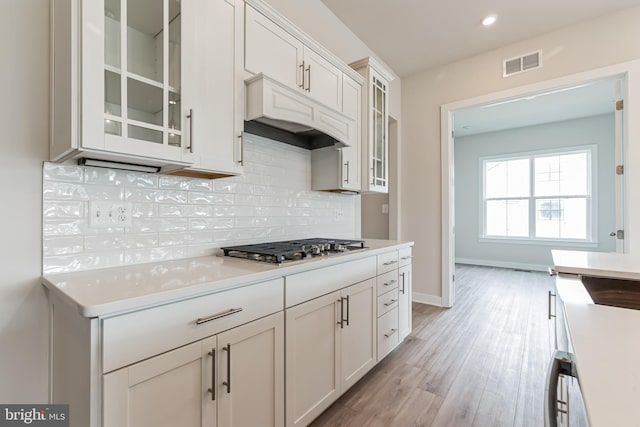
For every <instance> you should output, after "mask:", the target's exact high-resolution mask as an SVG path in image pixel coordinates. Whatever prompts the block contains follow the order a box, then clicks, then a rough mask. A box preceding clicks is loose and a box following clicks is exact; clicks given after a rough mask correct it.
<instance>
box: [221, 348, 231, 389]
mask: <svg viewBox="0 0 640 427" xmlns="http://www.w3.org/2000/svg"><path fill="white" fill-rule="evenodd" d="M222 349H223V350H224V351H226V352H227V380H226V381H223V382H222V385H226V386H227V394H229V393H231V344H227V345H226V347H223V348H222Z"/></svg>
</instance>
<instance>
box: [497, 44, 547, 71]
mask: <svg viewBox="0 0 640 427" xmlns="http://www.w3.org/2000/svg"><path fill="white" fill-rule="evenodd" d="M541 54H542V51H540V50H539V51H537V52H533V53H528V54H526V55H522V56H518V57H516V58H510V59H505V60H504V61H503V68H502V77H507V76H512V75H514V74H518V73H523V72H525V71H529V70H535V69H536V68H540V67H542V61H541V60H540V57H541Z"/></svg>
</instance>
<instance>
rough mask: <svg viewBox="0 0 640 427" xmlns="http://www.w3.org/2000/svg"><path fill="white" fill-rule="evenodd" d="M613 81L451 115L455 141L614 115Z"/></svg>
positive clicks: (511, 100) (614, 89) (468, 109)
mask: <svg viewBox="0 0 640 427" xmlns="http://www.w3.org/2000/svg"><path fill="white" fill-rule="evenodd" d="M616 84H617V80H615V79H611V80H603V81H599V82H594V83H590V84H583V85H578V86H574V87H570V88H563V89H557V90H552V91H548V92H545V93H541V94H537V95H532V96H527V97H525V98H519V99H510V100H505V101H498V102H495V103H491V104H488V105H484V106H480V107H473V108H466V109H462V110H457V111H455V112H454V132H455V136H456V138H459V137H463V136H469V135H475V134H478V133H485V132H494V131H499V130H505V129H513V128H519V127H525V126H533V125H538V124H542V123H551V122H558V121H563V120H571V119H577V118H581V117H590V116H596V115H599V114H607V113H613V112H614V111H615V100H616Z"/></svg>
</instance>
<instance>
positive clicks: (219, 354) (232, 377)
mask: <svg viewBox="0 0 640 427" xmlns="http://www.w3.org/2000/svg"><path fill="white" fill-rule="evenodd" d="M283 349H284V315H283V313H282V312H280V313H276V314H273V315H271V316H268V317H265V318H262V319H259V320H256V321H253V322H251V323H248V324H245V325H243V326H239V327H237V328H234V329H231V330H229V331H226V332H223V333H220V334H218V335H216V336H213V337H209V338H206V339H203V340H200V341H197V342H195V343H192V344H189V345H186V346H184V347H180V348H178V349H175V350H172V351H169V352H167V353H164V354H161V355H159V356H155V357H152V358H150V359H147V360H145V361H142V362H139V363H136V364H134V365H131V366H128V367H125V368H122V369H120V370H117V371H114V372H111V373H108V374H106V375H104V377H103V381H104V382H103V426H104V427H125V426H131V427H133V426H135V427H146V426H149V427H152V426H153V427H157V426H181V427H190V426H194V427H196V426H236V427H244V426H257V425H260V426H274V427H275V426H282V425H284V351H283Z"/></svg>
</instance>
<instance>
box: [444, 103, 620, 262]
mask: <svg viewBox="0 0 640 427" xmlns="http://www.w3.org/2000/svg"><path fill="white" fill-rule="evenodd" d="M592 144H593V145H596V146H597V158H596V170H595V175H594V177H593V178H594V179H593V183H594V188H593V190H594V194H595V200H596V210H597V214H596V218H597V224H596V229H597V236H596V240H597V242H598V245H597V247H584V246H579V245H575V246H573V247H572V246H567V245H562V246H560V245H556V246H554V245H551V244H550V245H543V244H540V243H531V244H526V243H524V242H517V243H508V242H505V241H495V242H488V241H486V240H481V239H480V233H481V230H480V228H481V223H480V218H481V215H480V209H481V197H482V196H481V191H482V179H481V173H482V171H481V170H480V158H481V157H485V156H500V155H504V154H506V155H508V154H517V153H523V152H530V151H538V150H551V149H556V148H557V149H562V148H567V147H575V146H582V145H592ZM454 150H455V151H454V158H455V166H454V170H455V183H456V187H455V224H456V236H455V238H456V241H455V250H456V261H458V262H462V263H472V264H480V265H483V264H484V265H494V266H505V267H507V266H513V267H517V268H528V269H538V270H540V269H542V270H546V268H547V267H549V266H551V265H552V259H551V250H552V249H569V250H572V249H574V250H596V251H602V252H612V251H613V252H615V250H616V241H615V239H614V238H612V237H610V236H609V232H610V231H612V230H614V229H615V225H616V218H615V203H616V201H615V172H614V171H615V116H614V114H613V113H611V114H606V115H600V116H594V117H586V118H582V119H576V120H567V121H562V122H555V123H548V124H543V125H537V126H528V127H523V128H518V129H509V130H503V131H499V132H488V133H483V134H478V135H471V136H466V137H461V138H456V139H455V142H454Z"/></svg>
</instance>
